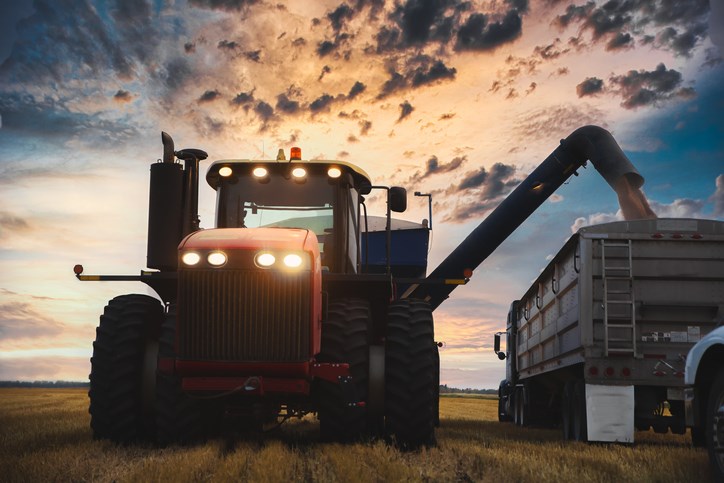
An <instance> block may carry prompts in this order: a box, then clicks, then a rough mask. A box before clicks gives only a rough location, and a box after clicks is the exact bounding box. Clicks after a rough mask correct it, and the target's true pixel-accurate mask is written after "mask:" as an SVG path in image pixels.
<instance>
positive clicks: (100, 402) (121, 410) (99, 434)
mask: <svg viewBox="0 0 724 483" xmlns="http://www.w3.org/2000/svg"><path fill="white" fill-rule="evenodd" d="M162 320H163V306H162V305H161V303H160V302H159V301H158V300H156V299H155V298H153V297H149V296H148V295H138V294H134V295H122V296H120V297H116V298H114V299H113V300H111V301H110V302H108V305H107V306H106V307H105V309H104V311H103V315H101V317H100V324H99V325H98V328H97V329H96V340H95V342H93V357H92V358H91V373H90V390H89V391H88V397H89V398H90V407H89V410H88V411H89V412H90V415H91V428H92V429H93V437H94V438H96V439H110V440H111V441H114V442H116V443H131V442H136V441H147V440H152V439H153V437H154V432H155V427H154V417H153V401H154V393H155V387H154V382H155V380H154V376H153V375H154V374H155V372H156V353H157V351H158V332H159V328H160V325H161V322H162Z"/></svg>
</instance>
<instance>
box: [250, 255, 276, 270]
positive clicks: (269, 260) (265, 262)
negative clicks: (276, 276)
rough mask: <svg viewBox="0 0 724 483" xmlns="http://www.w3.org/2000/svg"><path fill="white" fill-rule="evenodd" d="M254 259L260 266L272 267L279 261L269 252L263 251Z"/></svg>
mask: <svg viewBox="0 0 724 483" xmlns="http://www.w3.org/2000/svg"><path fill="white" fill-rule="evenodd" d="M254 261H255V262H256V264H257V265H258V266H260V267H265V268H266V267H271V266H272V265H274V263H275V262H276V261H277V258H276V257H275V256H274V255H272V254H271V253H269V252H261V253H258V254H257V255H256V257H254Z"/></svg>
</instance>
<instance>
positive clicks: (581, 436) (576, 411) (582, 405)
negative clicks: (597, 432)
mask: <svg viewBox="0 0 724 483" xmlns="http://www.w3.org/2000/svg"><path fill="white" fill-rule="evenodd" d="M571 402H572V409H573V411H572V413H573V425H572V428H571V429H572V436H573V439H574V440H575V441H588V426H587V424H588V423H587V419H586V384H585V383H584V382H583V381H576V383H575V384H574V386H573V399H572V401H571Z"/></svg>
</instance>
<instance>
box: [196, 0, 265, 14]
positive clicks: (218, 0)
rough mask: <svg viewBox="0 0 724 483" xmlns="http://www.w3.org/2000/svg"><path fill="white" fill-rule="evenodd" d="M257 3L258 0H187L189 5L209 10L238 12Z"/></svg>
mask: <svg viewBox="0 0 724 483" xmlns="http://www.w3.org/2000/svg"><path fill="white" fill-rule="evenodd" d="M256 3H259V0H189V5H191V6H192V7H197V8H206V9H210V10H224V11H226V12H239V11H242V10H245V9H247V8H248V7H250V6H252V5H254V4H256Z"/></svg>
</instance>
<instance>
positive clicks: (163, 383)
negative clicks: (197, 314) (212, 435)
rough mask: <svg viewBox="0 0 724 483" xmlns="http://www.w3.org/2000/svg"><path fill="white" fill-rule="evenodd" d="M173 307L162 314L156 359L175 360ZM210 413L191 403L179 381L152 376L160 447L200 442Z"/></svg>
mask: <svg viewBox="0 0 724 483" xmlns="http://www.w3.org/2000/svg"><path fill="white" fill-rule="evenodd" d="M175 337H176V305H175V304H171V305H169V308H168V313H167V314H166V319H165V320H164V322H163V327H162V330H161V338H160V341H159V349H158V357H159V359H161V358H163V359H175V358H176V350H175V347H174V346H175ZM208 414H210V412H209V411H208V410H207V408H203V407H202V401H201V400H199V399H194V398H192V397H190V396H189V395H188V394H186V393H185V392H184V391H183V390H182V388H181V378H180V377H179V376H177V375H175V374H167V373H164V372H161V371H158V372H157V375H156V427H157V438H156V439H157V442H158V443H159V444H160V445H162V446H165V445H168V444H172V443H181V444H185V443H191V442H194V441H198V440H201V439H203V437H204V436H206V435H207V434H208V430H209V429H210V421H209V420H208Z"/></svg>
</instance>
